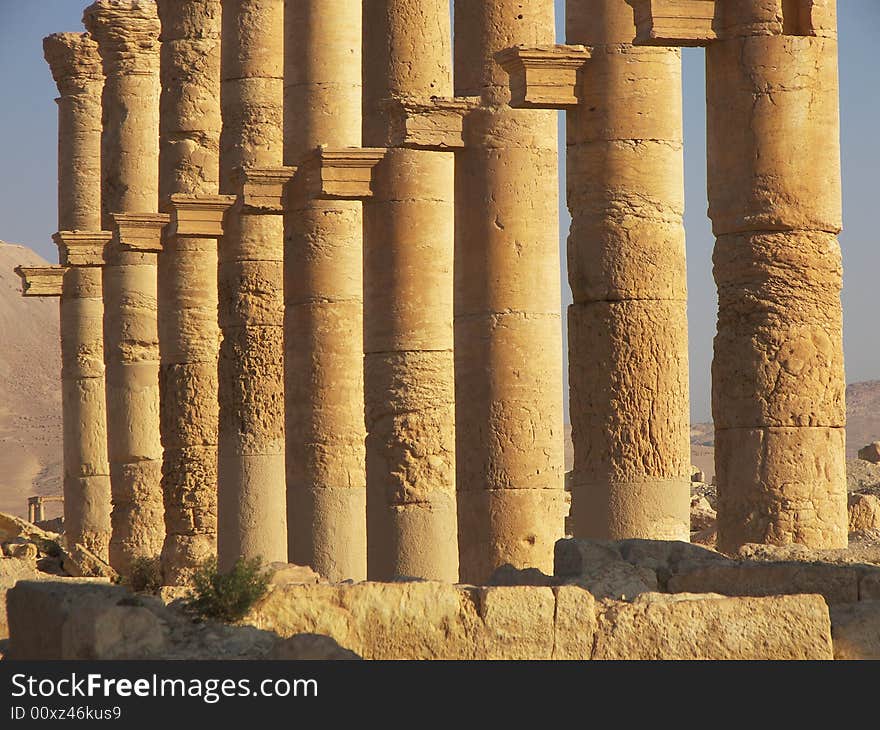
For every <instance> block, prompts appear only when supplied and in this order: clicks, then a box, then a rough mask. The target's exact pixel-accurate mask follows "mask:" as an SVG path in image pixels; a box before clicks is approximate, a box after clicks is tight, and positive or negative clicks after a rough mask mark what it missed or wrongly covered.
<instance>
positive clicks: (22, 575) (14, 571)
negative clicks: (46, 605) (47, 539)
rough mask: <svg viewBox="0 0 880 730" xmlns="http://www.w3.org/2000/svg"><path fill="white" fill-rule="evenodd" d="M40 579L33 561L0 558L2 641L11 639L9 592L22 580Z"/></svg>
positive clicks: (0, 623)
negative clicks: (8, 613) (7, 599)
mask: <svg viewBox="0 0 880 730" xmlns="http://www.w3.org/2000/svg"><path fill="white" fill-rule="evenodd" d="M28 544H32V543H28ZM38 578H39V573H38V572H37V568H36V565H34V563H33V562H32V561H30V560H21V559H19V558H4V557H0V640H3V639H8V638H9V623H8V620H7V617H6V614H7V612H6V596H7V591H9V589H11V588H12V587H13V586H14V585H15V584H16V583H18V581H20V580H27V581H31V580H37V579H38Z"/></svg>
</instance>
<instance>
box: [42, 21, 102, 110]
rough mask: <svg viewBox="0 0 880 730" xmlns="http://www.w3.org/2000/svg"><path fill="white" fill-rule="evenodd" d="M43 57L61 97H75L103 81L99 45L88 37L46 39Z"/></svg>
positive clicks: (55, 35)
mask: <svg viewBox="0 0 880 730" xmlns="http://www.w3.org/2000/svg"><path fill="white" fill-rule="evenodd" d="M43 57H44V58H45V59H46V63H48V64H49V68H50V69H51V71H52V78H53V79H55V84H56V86H57V87H58V91H59V92H60V93H61V95H62V96H69V95H71V94H76V93H77V92H80V91H82V90H84V89H85V87H86V86H87V85H88V84H93V83H102V82H103V81H104V69H103V66H102V65H101V55H100V54H99V53H98V44H97V43H96V42H95V41H94V40H93V39H92V37H91V35H89V34H88V33H53V34H52V35H50V36H46V37H45V38H43Z"/></svg>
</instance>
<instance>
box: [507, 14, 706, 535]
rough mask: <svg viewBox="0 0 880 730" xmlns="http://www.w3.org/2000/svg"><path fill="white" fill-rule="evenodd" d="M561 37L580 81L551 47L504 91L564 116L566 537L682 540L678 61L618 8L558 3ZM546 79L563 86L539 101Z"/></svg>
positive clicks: (685, 447)
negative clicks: (639, 36)
mask: <svg viewBox="0 0 880 730" xmlns="http://www.w3.org/2000/svg"><path fill="white" fill-rule="evenodd" d="M566 34H567V38H568V41H569V42H570V43H573V44H581V45H584V46H589V47H590V52H589V53H590V60H589V61H586V62H584V63H583V65H582V68H581V71H580V74H579V77H578V76H576V75H574V74H573V73H572V64H574V63H575V62H576V61H575V59H576V57H577V52H576V51H573V52H572V53H573V55H571V54H569V55H568V56H566V54H565V53H563V51H564V49H560V50H559V53H561V56H559V57H556V58H554V57H553V55H554V54H552V53H544V54H543V55H542V54H541V53H540V52H539V53H537V54H536V55H535V54H533V55H532V56H524V57H521V58H520V59H519V62H518V68H519V72H520V75H525V78H526V81H525V82H523V80H522V79H520V80H519V81H517V79H514V82H515V84H516V83H519V87H518V88H517V89H515V91H517V92H518V94H519V97H520V98H519V99H518V101H520V102H522V103H523V104H524V105H527V106H539V107H545V106H548V105H550V104H552V103H553V102H556V103H557V104H558V105H559V106H560V107H563V108H565V107H567V108H569V113H568V119H567V137H568V139H567V145H568V170H567V177H568V180H567V187H568V206H569V209H570V211H571V216H572V224H571V231H570V234H569V239H568V277H569V283H570V284H571V289H572V295H573V300H574V303H573V304H572V305H571V307H570V308H569V312H568V340H569V384H570V406H571V422H572V438H573V440H574V459H575V462H574V473H573V474H572V478H571V490H572V529H573V531H574V534H575V535H576V536H578V537H589V538H598V539H623V538H648V539H663V540H688V539H689V522H690V519H689V503H690V444H689V429H690V416H689V393H688V349H687V347H688V345H687V280H686V272H685V245H684V227H683V224H682V216H683V212H684V177H683V156H682V116H681V115H682V104H681V57H680V52H679V51H678V49H667V48H636V47H634V46H633V45H632V40H633V36H634V35H635V27H634V23H633V14H632V8H630V7H629V5H628V4H627V3H626V0H575V1H573V2H569V3H568V6H567V15H566ZM514 55H515V54H514ZM521 55H522V54H521ZM512 59H513V57H511V59H510V60H511V62H512ZM514 67H517V64H516V63H514V64H513V65H511V66H510V68H511V69H513V68H514ZM553 69H555V73H556V74H557V76H556V77H555V79H549V80H548V79H547V78H545V77H544V76H543V75H542V74H546V73H547V72H548V70H553ZM551 80H552V81H556V82H562V81H566V82H567V83H571V84H572V85H566V86H565V88H561V87H560V88H559V89H556V90H554V89H552V88H549V90H548V89H542V85H545V84H548V83H549V82H550V81H551ZM551 86H552V84H551ZM541 93H547V94H548V98H547V99H542V98H540V94H541ZM532 94H534V97H532V96H531V95H532Z"/></svg>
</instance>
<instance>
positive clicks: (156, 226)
mask: <svg viewBox="0 0 880 730" xmlns="http://www.w3.org/2000/svg"><path fill="white" fill-rule="evenodd" d="M111 217H112V218H113V222H114V223H115V224H116V230H115V231H114V233H115V235H114V241H115V242H116V243H118V244H119V247H120V248H121V249H123V250H125V251H139V252H141V253H159V252H160V251H161V250H162V229H163V228H165V226H166V225H168V223H169V222H170V221H171V216H169V215H167V214H165V213H112V214H111Z"/></svg>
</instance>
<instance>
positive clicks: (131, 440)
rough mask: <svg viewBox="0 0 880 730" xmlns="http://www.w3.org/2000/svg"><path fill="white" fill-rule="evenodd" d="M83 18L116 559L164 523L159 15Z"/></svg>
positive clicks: (131, 6) (112, 3) (118, 10)
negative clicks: (94, 129)
mask: <svg viewBox="0 0 880 730" xmlns="http://www.w3.org/2000/svg"><path fill="white" fill-rule="evenodd" d="M83 21H84V23H85V25H86V28H87V29H88V30H89V31H90V32H91V34H92V36H93V37H94V38H95V40H96V41H97V42H98V48H99V51H100V53H101V58H102V60H103V66H104V75H105V84H104V93H103V114H102V117H103V119H102V121H103V134H102V141H101V153H102V154H101V184H102V193H103V196H102V228H103V229H104V230H110V231H113V232H114V238H113V241H112V242H111V243H110V245H109V246H108V248H107V252H106V256H105V261H106V263H105V266H104V277H103V295H104V358H105V362H106V367H107V371H106V382H107V388H106V390H107V431H108V452H109V458H110V479H111V488H112V498H113V512H112V516H111V519H112V527H113V533H112V537H111V540H110V563H111V565H113V567H114V568H116V570H118V571H119V572H121V573H125V572H126V571H127V570H128V567H129V565H130V563H131V561H132V559H134V558H136V557H142V556H143V557H155V556H158V555H159V553H160V551H161V549H162V541H163V538H164V533H165V528H164V524H163V508H162V485H161V480H162V445H161V441H160V438H159V342H158V331H157V315H156V257H157V254H158V251H159V249H160V235H161V230H162V226H163V225H164V224H165V222H166V221H167V218H165V217H163V216H159V215H157V213H156V209H157V206H158V175H159V160H158V153H159V19H158V17H157V15H156V4H155V3H154V2H147V1H146V0H99V1H98V2H96V3H93V4H92V5H90V6H89V7H88V8H86V11H85V16H84V18H83Z"/></svg>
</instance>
